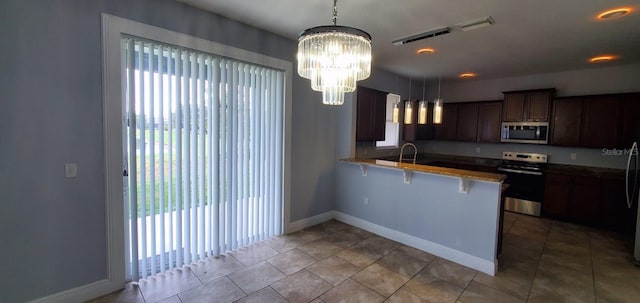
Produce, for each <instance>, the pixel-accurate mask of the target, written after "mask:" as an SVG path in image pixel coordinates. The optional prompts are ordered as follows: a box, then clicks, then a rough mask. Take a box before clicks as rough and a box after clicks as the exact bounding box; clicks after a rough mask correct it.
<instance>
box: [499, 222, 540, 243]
mask: <svg viewBox="0 0 640 303" xmlns="http://www.w3.org/2000/svg"><path fill="white" fill-rule="evenodd" d="M548 233H549V227H548V226H546V225H539V224H531V223H527V222H523V221H517V222H516V223H514V224H513V226H512V227H511V228H510V229H509V234H515V235H521V236H529V237H536V238H542V239H544V238H546V237H547V234H548Z"/></svg>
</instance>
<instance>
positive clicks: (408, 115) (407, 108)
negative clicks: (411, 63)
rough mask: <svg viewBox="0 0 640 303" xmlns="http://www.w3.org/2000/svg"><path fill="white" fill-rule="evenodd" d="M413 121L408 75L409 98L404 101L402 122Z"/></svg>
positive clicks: (409, 122)
mask: <svg viewBox="0 0 640 303" xmlns="http://www.w3.org/2000/svg"><path fill="white" fill-rule="evenodd" d="M411 123H413V104H411V77H409V99H407V101H405V102H404V124H411Z"/></svg>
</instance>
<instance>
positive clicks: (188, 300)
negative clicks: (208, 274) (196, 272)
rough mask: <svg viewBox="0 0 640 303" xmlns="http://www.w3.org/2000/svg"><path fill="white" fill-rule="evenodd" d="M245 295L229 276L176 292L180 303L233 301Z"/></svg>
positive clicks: (221, 302)
mask: <svg viewBox="0 0 640 303" xmlns="http://www.w3.org/2000/svg"><path fill="white" fill-rule="evenodd" d="M244 296H245V294H244V292H242V290H240V288H238V287H237V286H236V285H235V284H233V282H231V280H229V278H227V277H223V278H220V279H218V280H214V281H211V282H208V283H206V284H203V285H200V286H197V287H194V288H191V289H189V290H186V291H184V292H181V293H180V294H178V297H180V301H182V303H199V302H220V303H225V302H229V303H231V302H234V301H236V300H238V299H240V298H243V297H244Z"/></svg>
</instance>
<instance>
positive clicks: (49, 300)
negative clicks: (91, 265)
mask: <svg viewBox="0 0 640 303" xmlns="http://www.w3.org/2000/svg"><path fill="white" fill-rule="evenodd" d="M122 285H123V284H120V283H114V282H113V281H109V280H100V281H97V282H93V283H90V284H87V285H83V286H80V287H76V288H72V289H69V290H65V291H63V292H59V293H56V294H53V295H49V296H46V297H43V298H39V299H35V300H33V301H29V303H69V302H84V301H87V300H91V299H93V298H95V297H96V294H108V293H111V292H114V291H116V290H118V289H121V288H122ZM98 296H100V295H98Z"/></svg>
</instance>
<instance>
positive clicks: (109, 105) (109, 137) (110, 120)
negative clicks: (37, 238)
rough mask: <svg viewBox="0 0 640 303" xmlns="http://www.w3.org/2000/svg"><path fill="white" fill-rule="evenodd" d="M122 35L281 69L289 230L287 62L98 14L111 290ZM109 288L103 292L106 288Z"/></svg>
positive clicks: (120, 197) (117, 270)
mask: <svg viewBox="0 0 640 303" xmlns="http://www.w3.org/2000/svg"><path fill="white" fill-rule="evenodd" d="M123 34H126V35H132V36H138V37H144V38H147V39H152V40H155V41H159V42H164V43H168V44H174V45H181V46H184V47H188V48H192V49H195V50H200V51H203V52H207V53H212V54H216V55H219V56H223V57H229V58H234V59H237V60H241V61H245V62H249V63H254V64H259V65H264V66H269V67H272V68H276V69H280V70H283V71H284V72H285V82H284V90H285V91H284V97H285V100H284V116H283V119H284V121H283V130H284V133H283V136H284V137H283V141H284V142H283V145H284V146H283V155H282V156H283V159H282V163H283V170H282V173H283V175H282V178H283V180H282V186H283V188H282V198H283V204H284V205H283V207H282V209H283V214H282V218H283V220H282V221H283V222H281V230H282V231H283V232H284V231H287V230H289V225H290V205H291V129H292V127H291V121H292V119H291V115H292V114H291V113H292V108H291V107H292V106H291V105H292V70H293V63H292V62H290V61H286V60H282V59H278V58H274V57H270V56H266V55H263V54H259V53H255V52H251V51H247V50H244V49H240V48H235V47H232V46H228V45H224V44H220V43H217V42H212V41H209V40H205V39H201V38H197V37H193V36H189V35H186V34H183V33H179V32H174V31H170V30H167V29H163V28H159V27H155V26H151V25H147V24H143V23H139V22H135V21H131V20H127V19H124V18H120V17H116V16H112V15H109V14H102V52H103V53H102V55H103V56H102V68H103V124H104V148H105V149H104V152H105V213H106V231H107V280H108V282H109V285H110V287H109V289H111V291H115V290H118V289H120V288H122V286H123V285H124V283H126V281H127V279H126V271H125V268H126V263H125V262H126V260H125V249H126V245H125V228H124V226H125V209H124V206H125V205H124V194H123V193H124V184H123V176H122V172H123V170H122V169H123V163H124V162H123V158H124V157H123V143H122V141H123V140H122V125H123V122H124V121H123V119H124V118H123V115H122V110H123V109H122V98H123V94H124V88H123V87H122V80H121V79H122V70H121V68H122V61H121V56H122V53H121V48H120V45H121V37H122V35H123ZM106 293H108V292H106Z"/></svg>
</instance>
